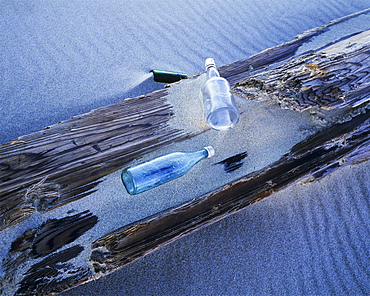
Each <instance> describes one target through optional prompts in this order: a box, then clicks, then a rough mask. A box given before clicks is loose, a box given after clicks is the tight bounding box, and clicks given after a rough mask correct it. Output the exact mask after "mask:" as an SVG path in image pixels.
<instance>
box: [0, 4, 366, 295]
mask: <svg viewBox="0 0 370 296" xmlns="http://www.w3.org/2000/svg"><path fill="white" fill-rule="evenodd" d="M369 4H370V3H369V2H368V1H339V0H329V1H323V0H321V1H319V0H316V1H308V0H306V1H294V2H291V1H277V0H276V1H268V0H262V1H255V0H253V1H252V0H248V1H242V0H237V1H219V0H217V1H208V0H207V1H202V2H199V1H195V0H191V1H167V0H165V1H163V0H153V1H150V2H148V1H131V0H130V1H128V0H127V1H87V0H84V1H68V2H61V1H48V2H43V1H33V2H28V1H7V2H5V1H3V2H2V3H1V4H0V7H1V9H0V15H1V20H0V23H1V25H2V28H3V29H2V30H1V33H0V38H1V44H2V45H4V46H3V48H2V50H1V56H2V58H1V59H0V69H1V71H2V75H1V76H0V81H1V85H2V90H3V91H2V94H1V100H2V103H1V105H0V115H1V123H2V124H1V129H0V131H1V133H0V143H6V142H8V141H11V140H14V139H15V138H17V137H18V136H21V135H24V134H28V133H31V132H34V131H38V130H40V129H42V128H43V127H45V126H47V125H50V124H53V123H56V122H58V121H61V120H64V119H67V118H69V117H71V116H73V115H77V114H80V113H84V112H88V111H90V110H91V109H93V108H97V107H100V106H104V105H107V104H112V103H115V102H119V101H120V100H122V98H126V97H135V96H138V95H141V94H145V93H149V92H151V91H154V90H156V89H161V88H163V84H160V83H156V82H154V81H153V79H152V76H151V74H150V70H152V69H161V70H170V71H179V72H184V73H187V74H189V75H194V74H197V73H199V72H202V71H203V70H204V69H203V65H204V60H205V59H206V58H208V57H213V58H214V59H215V61H216V63H217V64H218V65H219V66H222V65H225V64H229V63H231V62H234V61H237V60H241V59H245V58H246V57H248V56H250V55H252V54H255V53H258V52H260V51H262V50H264V49H266V48H269V47H273V46H276V45H279V44H281V43H283V42H287V41H290V40H292V39H294V36H296V35H297V34H299V33H302V32H303V31H305V30H308V29H311V28H314V27H317V26H320V25H323V24H326V23H328V22H329V21H331V20H333V19H336V18H339V17H343V16H346V15H348V14H351V13H355V12H358V11H360V10H363V9H366V8H369ZM348 26H349V27H346V26H343V27H342V30H343V31H342V34H343V36H345V35H346V34H347V33H346V32H350V31H351V30H350V29H352V28H353V26H354V27H356V28H359V29H362V30H363V29H369V28H370V18H369V16H368V15H367V16H363V17H361V18H359V19H357V21H356V22H354V23H348ZM329 33H330V32H329ZM317 41H318V42H320V40H317ZM301 50H304V48H302V49H301ZM202 79H204V78H203V77H199V79H198V81H195V82H189V84H190V83H201V81H202ZM191 87H192V86H189V88H191ZM171 92H172V93H171V95H172V96H176V95H177V93H176V87H173V88H172V89H171ZM185 99H186V98H184V100H185ZM176 107H177V108H182V107H181V106H180V105H179V106H175V108H176ZM193 107H194V106H193ZM246 108H247V107H246ZM195 109H196V108H195ZM196 111H197V110H194V114H195V113H196ZM187 112H188V113H187V116H189V117H191V116H192V114H191V112H190V113H189V110H187ZM271 114H272V115H271ZM194 116H195V115H194ZM248 118H249V119H248V120H249V121H245V122H241V123H240V124H239V125H238V127H237V128H235V129H234V130H232V131H230V133H234V134H235V133H241V132H242V131H245V133H246V134H245V135H242V137H243V138H244V140H245V145H246V147H247V148H248V161H247V162H246V164H245V166H244V167H243V170H244V171H239V174H240V175H243V174H246V173H249V172H251V171H254V170H256V169H259V168H261V167H263V166H265V165H266V164H268V163H270V162H271V161H273V160H275V159H276V158H278V157H279V156H280V155H281V154H283V153H285V152H286V151H288V150H289V148H290V147H291V146H292V145H294V144H295V143H297V142H298V141H300V140H302V139H301V138H299V137H296V138H294V137H289V135H287V133H288V131H289V129H290V128H293V127H294V128H295V129H297V130H300V131H302V130H304V131H305V133H303V135H307V134H309V133H312V131H313V130H314V128H315V127H313V126H312V125H311V124H312V122H311V121H310V118H309V116H308V114H307V116H305V115H304V114H303V115H302V114H300V115H299V116H298V115H296V114H295V112H293V111H289V110H281V109H280V108H278V107H276V106H267V107H266V106H265V105H263V107H261V108H260V109H259V113H257V114H255V118H253V117H248ZM267 122H268V126H269V127H271V126H272V127H275V128H269V129H268V130H266V129H264V128H266V127H267ZM286 122H288V123H289V124H288V125H286ZM297 123H298V124H297ZM177 124H178V123H177ZM197 124H198V121H194V126H191V127H189V128H195V129H196V128H197V126H196V125H197ZM248 126H253V127H254V128H255V129H254V130H253V131H248ZM284 128H286V130H285V129H284ZM259 135H260V136H259ZM271 136H273V137H275V138H276V145H275V146H274V147H268V146H267V145H264V144H265V142H264V139H265V138H268V137H271ZM253 137H254V138H253ZM227 140H228V138H227V136H220V135H218V136H214V134H212V132H208V133H206V134H205V136H204V138H202V140H201V141H198V142H194V141H191V140H189V141H185V142H180V143H177V144H176V145H175V146H173V147H170V148H168V150H162V151H158V154H163V153H164V152H171V151H173V149H175V150H194V149H195V148H196V147H197V148H202V147H199V146H201V145H203V144H204V145H208V144H213V145H214V146H217V143H218V141H222V142H225V141H227ZM212 141H213V143H212ZM210 142H211V143H210ZM243 143H244V142H243ZM231 145H232V144H231ZM242 148H243V147H235V148H234V149H236V151H235V152H242V151H239V150H238V149H242ZM231 149H232V148H231ZM216 153H217V151H216ZM154 156H155V155H154ZM215 157H218V158H215V160H214V162H216V161H217V160H218V159H222V157H223V156H222V151H221V152H219V154H218V155H217V154H216V156H215ZM208 165H209V164H208ZM206 166H207V163H205V164H200V166H198V167H197V168H194V169H195V170H198V172H201V171H202V169H204V168H205V167H206ZM217 169H218V168H217V167H215V170H217ZM204 171H207V170H204ZM114 174H115V175H113V176H112V177H111V179H109V178H108V182H105V183H104V186H106V187H104V188H102V187H101V188H99V191H98V193H97V194H95V195H92V196H91V197H89V198H90V199H89V202H91V201H93V202H94V203H95V205H96V206H97V208H98V209H96V211H99V210H100V211H106V210H107V211H108V210H109V209H110V208H111V210H112V213H114V214H112V216H111V219H112V220H111V221H109V223H106V224H104V223H102V225H100V226H99V227H100V228H99V233H92V234H91V235H96V236H97V238H98V237H99V235H100V236H101V235H103V234H104V233H107V232H109V231H112V230H114V229H115V228H118V227H119V226H121V225H123V224H124V223H130V222H131V221H132V219H134V218H135V219H137V218H138V217H139V218H140V217H145V216H147V215H150V214H152V213H153V212H157V211H160V210H163V208H167V207H171V206H175V205H177V204H180V203H181V202H184V201H185V200H181V199H173V200H167V201H161V200H158V201H157V202H155V201H154V202H153V201H152V204H151V207H150V208H148V207H146V206H145V205H146V204H147V200H146V198H148V197H149V195H148V196H147V197H145V196H142V197H139V198H138V199H137V200H136V201H135V202H136V203H135V205H134V207H136V208H135V212H134V213H133V212H131V213H126V212H125V211H124V210H125V204H127V203H129V202H130V197H129V196H128V195H123V194H122V193H121V192H120V190H123V187H117V186H116V185H113V183H112V184H110V183H109V180H112V182H114V181H113V180H117V179H118V178H119V172H116V173H114ZM194 175H196V174H194ZM215 175H217V174H215ZM236 177H238V176H237V175H233V176H231V177H230V178H236ZM184 178H188V181H186V180H185V181H184V182H188V184H196V183H197V181H198V183H199V184H202V186H198V187H201V188H196V190H195V189H194V190H193V189H192V188H191V187H187V188H186V189H184V190H186V194H183V195H184V196H186V197H187V198H191V194H192V192H193V193H194V192H198V191H199V190H200V191H201V192H207V191H208V190H209V188H210V187H209V186H211V185H212V186H213V184H214V182H216V181H215V180H213V179H212V176H208V175H206V174H205V175H204V179H203V180H201V182H199V181H200V180H192V175H191V174H190V175H188V176H184ZM223 181H225V182H228V181H229V180H223ZM369 184H370V162H369V161H368V162H364V163H361V164H356V165H352V166H347V167H344V168H341V169H339V170H337V171H335V172H334V173H333V174H331V175H329V176H327V177H325V178H323V179H322V180H319V181H317V182H314V183H310V184H301V183H297V184H295V185H293V186H291V187H289V188H287V189H285V190H283V191H281V192H278V193H276V194H274V195H272V196H270V197H268V198H266V199H264V200H262V201H260V202H258V203H256V204H253V205H251V206H248V207H247V208H246V209H244V210H242V211H240V212H238V213H237V214H234V215H232V216H229V217H227V218H225V219H224V220H222V221H220V222H217V223H215V224H213V225H211V226H209V227H207V228H204V229H201V230H199V231H197V232H195V233H192V234H190V235H188V236H186V237H184V238H182V239H181V240H178V241H176V242H174V243H172V244H170V245H168V246H165V247H163V248H161V249H159V250H157V251H156V252H154V253H151V254H149V255H147V256H146V257H144V258H141V259H139V260H138V261H135V262H133V263H131V264H130V265H128V266H125V267H123V268H122V269H121V270H119V271H117V272H115V273H113V274H112V275H109V276H107V277H105V278H101V279H99V280H97V281H93V282H90V283H87V284H85V285H82V286H80V287H77V288H74V289H72V290H70V291H67V292H64V293H62V295H65V296H68V295H70V296H72V295H366V294H369V293H370V251H369V250H370V201H369V198H370V186H369ZM207 186H208V187H207ZM167 188H169V189H171V190H174V191H176V190H178V189H177V188H170V187H167ZM169 189H168V190H169ZM156 190H157V192H158V190H159V189H156ZM164 190H167V189H164ZM167 194H168V195H171V192H168V193H167ZM153 195H155V193H153ZM108 197H109V201H110V202H111V204H110V205H108V206H107V205H106V204H105V205H103V204H102V203H103V201H106V200H107V199H104V198H108ZM122 197H123V198H122ZM131 198H132V197H131ZM99 201H100V203H101V204H99ZM83 202H85V201H84V200H81V201H78V202H76V203H75V204H71V205H68V207H70V208H68V209H65V208H61V209H59V210H60V211H67V210H69V209H72V208H73V209H74V210H77V209H78V210H83V207H84V204H83ZM117 207H118V208H119V207H121V208H122V212H121V215H119V216H117V217H115V216H114V215H118V214H117ZM130 207H131V208H130V209H132V206H130ZM113 208H115V209H114V210H113ZM38 218H40V219H44V220H45V219H47V214H45V215H44V216H42V217H37V216H35V217H33V218H32V219H30V220H29V221H26V222H25V223H23V224H22V225H19V226H18V225H16V227H23V228H24V227H27V226H26V225H27V224H26V223H28V225H29V227H31V226H32V224H33V225H37V224H38V223H40V221H38V220H37V219H38ZM117 221H119V223H122V224H118V225H117V223H118V222H117ZM16 227H15V228H16ZM114 227H115V228H114ZM13 230H14V228H13ZM23 231H24V229H18V231H17V232H18V235H19V233H22V232H23ZM9 235H13V236H14V237H16V235H17V233H13V234H9ZM3 246H5V243H3ZM7 251H8V250H6V249H2V250H0V253H1V256H2V257H4V256H6V255H5V254H6V253H7Z"/></svg>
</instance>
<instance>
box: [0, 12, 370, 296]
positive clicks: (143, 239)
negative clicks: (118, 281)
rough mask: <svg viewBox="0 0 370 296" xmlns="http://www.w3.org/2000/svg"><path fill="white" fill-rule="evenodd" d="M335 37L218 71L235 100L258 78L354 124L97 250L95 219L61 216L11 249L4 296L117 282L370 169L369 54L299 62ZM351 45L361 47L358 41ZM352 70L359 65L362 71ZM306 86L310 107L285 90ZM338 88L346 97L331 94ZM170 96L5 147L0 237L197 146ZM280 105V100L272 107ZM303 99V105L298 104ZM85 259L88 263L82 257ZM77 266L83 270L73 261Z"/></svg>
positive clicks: (0, 163) (125, 105) (274, 93)
mask: <svg viewBox="0 0 370 296" xmlns="http://www.w3.org/2000/svg"><path fill="white" fill-rule="evenodd" d="M346 19H347V18H343V19H340V20H337V21H336V22H333V23H332V24H335V23H338V22H342V21H345V20H346ZM329 27H330V24H329V25H325V26H322V27H319V28H317V29H315V30H312V31H309V32H307V33H305V34H303V35H302V36H300V37H298V38H297V39H295V40H293V41H291V42H288V43H286V44H283V45H281V46H278V47H276V48H273V49H269V50H266V51H264V52H262V53H260V54H258V55H255V56H252V57H250V58H248V59H246V60H244V61H240V62H236V63H234V64H231V65H228V66H225V67H221V68H220V72H221V73H222V75H223V76H224V77H226V78H227V79H228V80H229V81H230V82H231V83H232V85H234V84H235V83H236V85H237V86H238V89H237V90H236V88H235V87H234V90H236V91H241V90H242V89H243V88H244V90H243V91H244V92H246V93H247V94H249V93H250V92H251V90H250V85H251V84H250V81H256V80H258V79H259V80H258V81H262V82H261V83H263V86H262V89H260V88H259V87H255V85H253V88H254V89H257V90H256V92H258V93H259V94H261V93H262V94H264V96H265V97H267V98H268V99H269V100H271V99H272V101H274V100H275V101H278V100H280V101H279V102H280V103H282V102H284V103H286V104H288V103H287V102H288V100H289V104H290V105H289V106H293V107H292V108H293V109H297V110H302V109H305V108H308V107H310V108H318V107H330V108H338V107H344V106H346V109H345V110H344V111H343V112H344V113H347V115H348V116H347V120H346V121H344V122H341V123H335V124H333V125H331V126H328V127H327V128H326V129H324V130H320V131H318V132H317V133H316V134H315V135H313V136H311V137H309V138H307V139H306V140H304V141H302V142H301V143H299V144H297V145H296V146H295V147H293V148H292V149H291V150H290V152H289V153H287V154H286V155H284V156H283V157H282V158H281V159H280V160H278V161H276V162H274V163H272V164H270V165H268V166H266V167H265V168H263V169H261V170H259V171H256V172H253V173H251V174H249V175H247V176H244V177H243V178H240V179H237V180H234V181H233V182H231V183H228V184H224V186H222V187H219V188H215V189H214V190H213V191H212V192H209V193H207V194H205V195H203V196H200V197H198V198H196V199H194V200H192V201H191V202H188V203H185V204H182V205H180V206H178V207H176V208H172V209H168V210H166V211H164V212H161V213H157V214H156V215H154V216H151V217H147V218H145V219H143V220H140V221H136V222H134V223H133V224H130V225H125V226H122V227H121V228H119V229H117V230H116V231H113V232H111V233H109V234H105V233H102V234H101V237H100V238H99V239H97V240H95V241H90V242H89V244H85V245H79V244H78V243H77V242H76V241H77V239H78V238H80V237H81V236H82V235H83V234H84V233H86V232H88V231H89V229H91V228H93V227H94V225H95V224H96V223H97V219H98V218H97V217H96V216H95V215H94V214H93V213H90V212H82V213H78V214H75V215H69V216H66V217H56V218H55V219H49V220H48V221H46V222H45V223H43V224H41V225H40V226H38V227H35V228H30V229H28V230H27V231H25V232H24V233H23V234H22V235H20V236H19V237H17V238H16V239H15V240H14V241H13V243H12V244H11V246H10V251H9V256H8V258H7V259H6V260H5V262H4V263H3V267H4V268H5V276H4V277H3V279H2V286H0V287H1V289H2V291H5V289H4V287H5V285H13V286H15V287H16V288H15V291H16V292H15V295H49V294H53V293H58V292H60V291H63V290H66V289H69V288H71V287H73V286H76V285H79V284H81V283H83V282H86V281H89V280H92V279H96V278H99V277H100V276H104V275H106V274H109V273H111V272H113V271H115V270H116V269H118V268H121V267H122V266H124V265H125V264H127V263H129V262H132V261H133V260H135V259H137V258H139V257H141V256H143V255H145V254H147V253H149V252H152V251H153V250H155V249H156V248H158V247H160V246H163V245H165V244H168V243H170V242H171V241H173V240H175V239H178V238H180V237H182V236H184V235H186V234H188V233H190V232H192V231H195V230H197V229H199V228H201V227H204V226H206V225H209V224H210V223H213V222H215V221H217V220H219V219H222V218H223V217H225V216H227V215H230V214H232V213H234V212H236V211H238V210H240V209H242V208H244V207H245V206H247V205H249V204H251V203H254V202H257V201H259V200H261V199H262V198H264V197H266V196H269V195H271V194H272V193H274V192H276V191H278V190H281V189H282V188H284V187H286V186H289V185H290V184H293V183H294V182H297V181H299V180H302V179H304V182H310V181H313V180H315V179H317V178H321V177H323V176H325V175H326V174H328V173H330V172H331V171H333V170H334V169H336V168H338V167H340V166H343V165H346V164H351V163H355V162H360V161H364V160H367V159H369V158H370V148H369V147H370V138H369V137H370V136H369V134H370V133H369V131H370V119H369V117H370V111H369V105H368V102H367V100H368V98H367V97H366V96H365V92H366V91H367V87H368V85H367V84H368V61H369V59H368V58H367V56H368V54H369V50H368V48H367V45H366V44H365V45H364V44H362V45H363V46H360V47H358V48H357V50H354V51H353V52H352V54H348V55H345V54H342V55H340V54H339V55H336V58H335V59H332V60H330V59H329V60H327V59H326V57H325V56H323V55H322V54H321V53H322V50H323V49H321V51H320V50H318V51H312V52H310V53H308V54H305V55H303V56H302V57H295V59H291V58H292V57H293V56H294V55H295V53H296V51H297V49H298V48H299V47H300V46H301V45H302V44H303V43H305V42H307V41H308V40H310V38H312V37H313V36H316V35H317V34H320V32H323V31H325V30H327V29H328V28H329ZM366 34H368V33H366ZM351 38H354V39H351V40H356V38H358V36H357V37H356V36H351ZM357 40H359V39H357ZM361 40H362V39H361ZM351 42H352V44H356V43H359V44H360V43H361V42H357V41H351ZM335 46H338V44H332V45H331V47H330V48H331V50H333V48H335ZM353 48H354V47H353ZM353 48H352V49H353ZM349 49H351V48H349ZM333 54H334V55H335V54H336V51H335V50H334V51H333ZM340 61H342V62H340ZM354 61H356V63H358V61H361V62H362V64H361V66H358V65H357V64H354ZM326 63H328V64H326ZM317 65H319V66H317ZM343 65H344V66H343ZM342 66H343V67H342ZM267 67H269V69H268V70H266V69H267ZM346 67H348V68H349V71H342V72H341V75H342V76H340V78H338V77H337V80H335V83H339V81H344V83H343V84H340V83H342V82H340V83H339V86H335V83H334V81H331V80H330V79H331V78H332V77H335V76H336V73H337V72H336V71H337V70H338V69H339V68H340V69H345V68H346ZM353 67H354V68H353ZM265 68H266V69H265ZM262 71H263V72H262ZM356 71H357V72H356ZM353 72H356V77H354V76H353ZM328 73H330V75H328ZM252 75H253V78H251V77H250V76H252ZM298 78H299V79H305V80H304V81H305V82H307V83H308V81H311V83H313V84H312V85H311V86H312V91H315V92H316V93H317V92H318V91H319V92H320V91H321V94H324V95H323V96H322V98H320V97H319V98H320V99H319V100H317V99H316V97H315V99H314V100H312V99H311V97H310V99H309V100H306V99H305V97H304V96H303V95H302V96H300V95H299V93H303V92H304V91H306V90H307V89H306V88H304V87H306V85H305V86H302V87H301V88H300V89H298V90H297V87H296V88H295V86H294V85H291V84H289V83H291V82H289V79H290V80H294V81H296V80H297V79H298ZM329 78H330V79H329ZM253 79H254V80H253ZM263 79H265V80H263ZM248 81H249V82H248ZM266 81H268V82H269V83H270V84H268V83H267V82H266ZM287 81H288V82H287ZM312 81H314V82H312ZM346 83H347V84H346ZM352 84H354V86H352ZM180 85H181V84H180ZM257 85H259V84H258V83H257ZM266 85H268V87H267V86H266ZM346 85H347V87H348V88H347V89H346V88H345V87H346ZM334 87H340V90H338V91H337V92H334V93H333V88H334ZM289 91H290V92H293V94H294V95H291V94H290V93H289V96H288V95H287V92H289ZM328 93H329V94H331V96H330V99H329V100H327V97H325V95H326V94H328ZM167 94H168V90H167V89H163V90H161V91H157V92H154V93H152V94H149V95H145V96H141V97H138V98H133V99H127V100H125V101H123V102H121V103H118V104H114V105H110V106H106V107H102V108H99V109H96V110H93V111H91V112H90V113H87V114H83V115H80V116H76V117H73V118H71V119H69V120H66V121H63V122H61V123H58V124H56V125H53V126H50V127H47V128H45V129H44V130H42V131H39V132H37V133H33V134H31V135H26V136H23V137H20V138H18V139H17V140H15V141H13V142H11V143H8V144H5V145H1V146H0V217H1V222H0V229H5V228H7V227H10V226H12V225H15V224H17V223H19V222H21V221H23V220H24V219H26V218H27V217H29V216H31V215H33V214H34V213H36V212H43V211H50V210H52V209H55V208H56V207H59V206H62V205H65V204H66V203H69V202H71V201H74V200H77V199H81V198H83V197H85V196H86V195H89V194H91V193H92V192H93V191H94V190H96V189H95V186H96V185H97V184H98V183H99V182H100V181H101V177H102V176H105V175H107V174H109V173H110V172H112V171H114V170H117V169H118V168H121V167H123V166H124V165H125V164H126V163H127V162H129V161H131V160H132V159H134V158H137V157H140V156H142V155H144V154H146V153H149V152H151V151H154V150H156V149H159V148H161V147H164V146H166V145H170V144H171V143H173V142H174V141H180V140H183V139H185V138H187V137H193V136H195V135H192V134H189V133H187V132H185V131H184V130H182V129H181V128H179V129H177V128H173V127H171V126H170V125H169V124H168V122H169V120H170V119H171V118H173V117H174V116H176V114H174V112H173V108H172V105H171V102H170V101H168V98H167ZM248 96H249V95H247V97H248ZM279 96H280V97H279ZM255 97H256V96H255ZM255 97H254V98H255ZM281 97H283V98H284V99H276V98H281ZM297 97H299V100H298V99H297V100H295V101H294V98H297ZM249 98H251V96H249ZM302 98H303V99H302ZM333 98H334V99H333ZM343 98H346V99H345V100H343ZM320 102H325V103H320ZM328 102H329V103H328ZM297 106H301V107H297ZM246 156H247V152H244V153H241V154H238V155H230V156H229V157H228V158H226V159H224V160H223V161H221V162H219V163H217V164H216V165H223V166H224V167H225V171H227V170H233V169H237V168H238V167H239V166H240V165H242V161H243V158H244V157H246ZM117 227H118V226H117ZM81 254H84V255H83V256H84V257H83V258H84V259H81V258H79V257H81V256H82V255H81ZM86 254H87V255H88V256H87V255H86ZM76 259H80V260H79V261H78V260H77V261H74V260H76ZM77 262H78V263H77ZM25 266H27V268H25ZM18 270H21V271H18Z"/></svg>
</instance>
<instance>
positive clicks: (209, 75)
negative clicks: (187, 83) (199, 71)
mask: <svg viewBox="0 0 370 296" xmlns="http://www.w3.org/2000/svg"><path fill="white" fill-rule="evenodd" d="M213 77H220V74H219V73H218V71H217V69H216V67H214V66H210V67H208V68H207V79H210V78H213Z"/></svg>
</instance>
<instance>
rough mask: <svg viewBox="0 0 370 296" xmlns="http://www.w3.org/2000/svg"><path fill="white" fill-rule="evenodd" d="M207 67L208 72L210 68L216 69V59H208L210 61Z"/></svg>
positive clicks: (206, 64) (207, 61)
mask: <svg viewBox="0 0 370 296" xmlns="http://www.w3.org/2000/svg"><path fill="white" fill-rule="evenodd" d="M205 66H206V70H207V69H208V68H209V67H216V63H215V60H214V59H212V58H208V59H206V62H205Z"/></svg>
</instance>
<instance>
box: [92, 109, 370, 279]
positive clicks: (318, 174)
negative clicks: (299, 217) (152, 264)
mask: <svg viewBox="0 0 370 296" xmlns="http://www.w3.org/2000/svg"><path fill="white" fill-rule="evenodd" d="M367 159H370V110H369V109H365V111H364V113H363V114H360V115H358V116H356V117H355V118H354V119H352V120H350V121H348V122H345V123H341V124H335V125H333V126H331V127H330V128H328V129H325V130H323V131H320V132H318V133H317V134H315V135H313V136H311V137H309V138H308V139H306V140H305V141H303V142H301V143H299V144H297V145H296V146H294V147H293V148H292V149H291V151H290V152H289V153H288V154H286V155H284V156H283V157H282V158H281V159H280V160H278V161H277V162H275V163H272V164H271V165H269V166H267V167H265V168H263V169H262V170H260V171H257V172H254V173H252V174H250V175H247V176H245V177H243V178H241V179H239V180H236V181H235V182H233V183H231V184H225V186H223V187H220V188H217V189H215V190H214V191H213V192H210V193H209V194H206V195H204V196H201V197H199V198H197V199H195V200H193V201H191V202H189V203H186V204H184V205H181V206H179V207H176V208H173V209H170V210H168V211H165V212H163V213H160V214H159V215H155V216H153V217H148V218H147V219H144V220H142V221H138V222H136V223H134V224H133V225H128V226H125V227H122V228H121V229H118V230H117V231H114V232H112V233H110V234H108V235H106V236H104V237H102V238H100V239H99V240H97V241H95V242H94V243H93V244H92V247H93V252H92V255H91V259H90V264H91V265H92V266H93V267H94V272H95V273H96V274H108V273H111V272H113V271H115V270H116V269H117V268H119V267H120V266H122V265H125V264H127V263H129V262H131V261H133V260H135V259H137V258H140V257H142V256H144V255H145V254H147V253H150V252H152V251H153V250H155V249H156V248H158V247H160V246H163V245H165V244H168V243H170V242H171V241H173V240H176V239H178V238H180V237H182V236H184V235H186V234H188V233H191V232H192V231H194V230H196V229H199V228H201V227H204V226H206V225H209V224H211V223H213V222H215V221H217V220H220V219H222V218H224V217H226V216H228V215H230V214H232V213H234V212H236V211H238V210H240V209H242V208H244V207H246V206H248V205H250V204H252V203H254V202H257V201H259V200H261V199H263V198H265V197H267V196H269V195H271V194H273V193H274V192H277V191H279V190H281V189H283V188H285V187H286V186H289V185H291V184H293V183H295V182H297V181H299V180H302V179H303V178H306V179H307V182H309V181H311V182H312V181H313V180H315V179H319V178H322V177H323V176H325V175H326V174H329V173H331V172H332V171H333V170H335V169H337V168H338V167H340V166H342V165H346V164H351V163H356V162H360V161H364V160H367Z"/></svg>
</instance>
